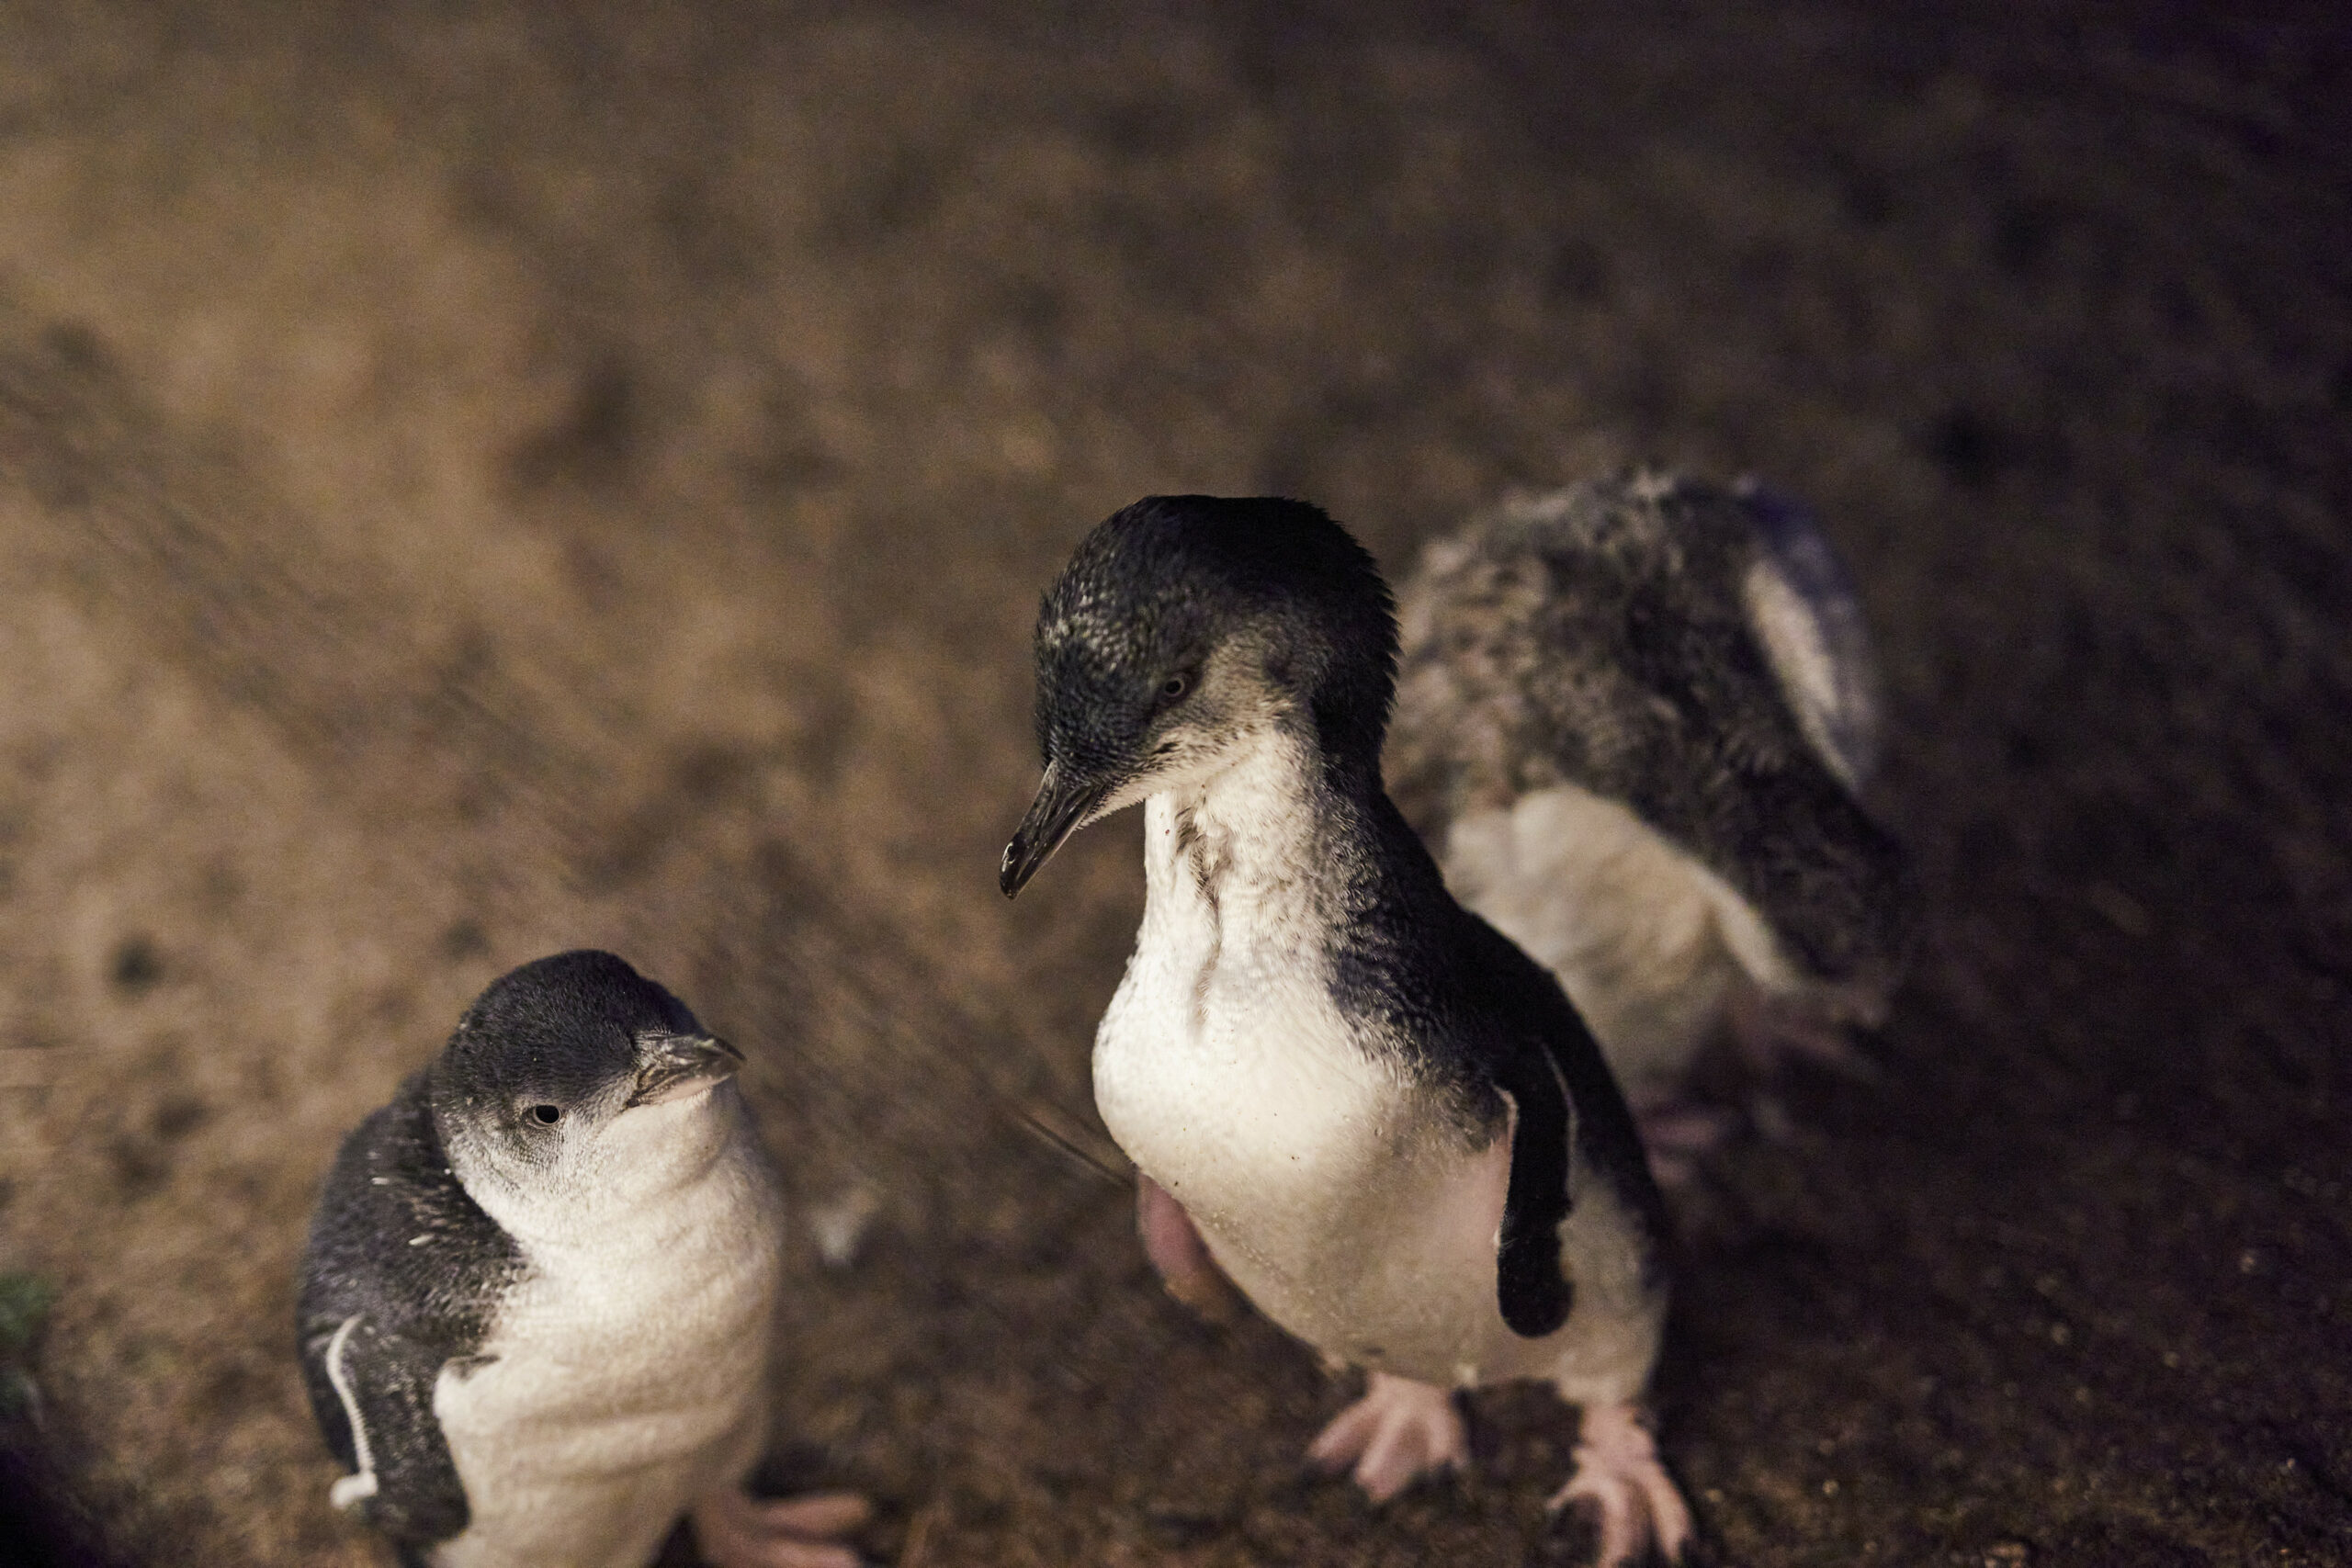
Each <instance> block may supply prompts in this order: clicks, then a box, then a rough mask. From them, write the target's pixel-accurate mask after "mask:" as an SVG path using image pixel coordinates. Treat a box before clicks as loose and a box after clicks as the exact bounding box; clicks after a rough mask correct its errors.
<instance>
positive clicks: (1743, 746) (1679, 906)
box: [1388, 474, 1912, 1169]
mask: <svg viewBox="0 0 2352 1568" xmlns="http://www.w3.org/2000/svg"><path fill="white" fill-rule="evenodd" d="M1400 619H1401V622H1402V644H1403V652H1402V659H1401V661H1400V665H1399V676H1398V685H1397V722H1396V725H1395V727H1394V730H1393V732H1392V735H1391V737H1390V740H1389V746H1388V764H1389V773H1390V776H1391V778H1392V779H1393V780H1394V781H1395V787H1396V791H1397V800H1398V802H1399V804H1400V805H1401V806H1402V807H1404V809H1405V811H1406V813H1407V815H1408V818H1409V819H1410V820H1412V821H1413V823H1414V825H1415V826H1416V827H1418V828H1419V829H1421V831H1422V833H1423V836H1424V837H1425V838H1426V839H1427V840H1428V841H1429V842H1430V845H1431V846H1432V847H1433V848H1435V849H1436V851H1437V852H1438V854H1439V857H1440V859H1441V860H1442V863H1443V865H1444V868H1445V874H1446V881H1447V884H1448V885H1449V886H1451V887H1452V888H1453V892H1454V894H1455V896H1456V897H1459V898H1461V900H1462V901H1463V902H1464V904H1466V905H1468V906H1469V907H1470V908H1473V909H1475V910H1476V911H1477V912H1478V913H1479V914H1480V915H1482V916H1484V917H1485V918H1486V919H1489V920H1491V921H1493V922H1494V924H1495V926H1496V928H1497V929H1498V930H1499V931H1502V932H1503V933H1504V934H1505V935H1507V936H1509V937H1510V939H1511V940H1512V941H1514V942H1518V943H1519V944H1520V945H1521V947H1522V948H1524V949H1526V951H1527V952H1528V953H1530V954H1532V956H1533V957H1534V958H1536V959H1537V960H1538V961H1539V962H1541V963H1542V964H1544V965H1545V966H1546V967H1548V968H1549V969H1551V970H1552V972H1553V973H1554V974H1555V975H1556V976H1558V977H1559V980H1560V983H1561V984H1562V985H1563V986H1564V987H1566V989H1567V993H1568V996H1569V997H1570V998H1571V999H1573V1000H1574V1001H1575V1002H1576V1004H1577V1010H1578V1011H1580V1012H1581V1013H1582V1014H1583V1015H1584V1017H1585V1020H1586V1021H1587V1022H1589V1024H1590V1025H1591V1026H1592V1030H1593V1032H1594V1033H1595V1034H1596V1035H1597V1036H1599V1038H1600V1046H1601V1050H1602V1052H1603V1053H1604V1054H1605V1055H1607V1057H1608V1058H1609V1064H1610V1066H1611V1068H1613V1069H1614V1070H1615V1072H1616V1075H1617V1077H1618V1081H1619V1082H1620V1083H1621V1084H1623V1087H1624V1089H1625V1091H1626V1094H1627V1097H1628V1098H1629V1099H1630V1100H1632V1102H1633V1104H1634V1109H1635V1111H1637V1113H1639V1115H1640V1116H1641V1119H1642V1123H1643V1127H1644V1131H1645V1134H1649V1135H1650V1139H1651V1143H1652V1146H1653V1152H1654V1153H1656V1154H1657V1155H1658V1156H1660V1157H1661V1163H1662V1165H1664V1167H1665V1168H1668V1169H1676V1168H1679V1159H1680V1158H1682V1157H1686V1156H1688V1155H1689V1154H1691V1152H1693V1151H1694V1150H1695V1148H1696V1147H1698V1146H1700V1145H1703V1144H1704V1143H1705V1142H1706V1141H1708V1140H1709V1138H1711V1137H1712V1135H1713V1134H1714V1133H1715V1132H1716V1131H1718V1130H1719V1126H1720V1123H1719V1122H1718V1120H1717V1119H1716V1118H1715V1117H1713V1116H1712V1115H1710V1114H1709V1113H1708V1112H1706V1111H1702V1110H1700V1109H1699V1108H1698V1107H1696V1106H1695V1105H1693V1104H1692V1103H1691V1101H1689V1100H1687V1098H1686V1097H1685V1091H1686V1089H1687V1088H1688V1083H1689V1077H1690V1074H1691V1067H1692V1065H1693V1063H1694V1061H1695V1059H1696V1058H1697V1057H1698V1056H1699V1055H1700V1053H1701V1051H1702V1048H1703V1047H1705V1046H1706V1045H1707V1044H1708V1043H1709V1042H1710V1041H1711V1040H1713V1039H1714V1038H1716V1037H1717V1036H1719V1035H1722V1034H1724V1033H1728V1034H1729V1035H1730V1036H1731V1038H1732V1040H1733V1042H1734V1043H1736V1045H1738V1046H1739V1047H1740V1048H1741V1052H1742V1055H1745V1056H1746V1057H1747V1059H1748V1060H1749V1061H1750V1062H1751V1063H1754V1064H1756V1065H1758V1066H1763V1065H1766V1064H1768V1063H1769V1062H1770V1060H1771V1059H1772V1058H1773V1057H1774V1056H1775V1055H1778V1054H1780V1053H1781V1052H1785V1051H1789V1050H1796V1051H1800V1052H1804V1053H1806V1054H1809V1055H1815V1056H1821V1057H1827V1058H1832V1059H1840V1058H1843V1057H1844V1056H1845V1048H1844V1046H1843V1044H1842V1026H1843V1025H1845V1024H1847V1023H1849V1022H1863V1023H1875V1022H1876V1021H1878V1020H1879V1018H1880V1017H1881V1016H1882V1014H1883V1011H1884V1009H1885V1006H1886V1000H1887V995H1888V992H1889V991H1890V990H1891V988H1892V987H1893V985H1894V979H1895V976H1896V974H1897V971H1898V967H1899V964H1900V960H1901V957H1902V953H1903V947H1904V942H1905V935H1906V933H1907V930H1908V925H1909V917H1910V914H1911V908H1912V904H1911V897H1910V884H1909V881H1908V879H1907V876H1906V874H1905V864H1904V860H1903V856H1902V853H1901V851H1900V849H1899V848H1898V846H1897V845H1896V844H1895V842H1894V840H1893V839H1892V838H1891V837H1889V836H1888V834H1887V833H1886V832H1885V831H1884V830H1883V829H1882V828H1880V827H1879V826H1878V824H1877V823H1876V822H1874V821H1873V820H1872V819H1871V817H1870V815H1869V814H1868V813H1867V812H1866V811H1865V810H1864V809H1863V808H1862V807H1861V805H1860V799H1859V796H1860V792H1861V790H1862V788H1863V786H1864V785H1865V784H1867V783H1868V782H1869V779H1870V776H1871V769H1872V767H1873V765H1874V763H1875V761H1876V756H1877V750H1878V711H1877V704H1876V686H1877V681H1876V676H1875V672H1874V671H1873V670H1872V668H1871V656H1870V648H1869V643H1868V639H1867V637H1865V635H1864V632H1863V627H1862V619H1861V611H1860V605H1859V604H1857V603H1856V602H1855V599H1854V595H1853V592H1852V590H1851V588H1850V587H1849V586H1848V583H1847V581H1846V577H1845V574H1844V572H1843V571H1842V570H1840V569H1839V567H1838V558H1837V555H1836V553H1835V552H1834V551H1833V550H1832V549H1831V547H1830V545H1829V541H1828V539H1827V538H1826V536H1824V535H1823V534H1822V532H1821V531H1820V528H1819V526H1818V525H1816V524H1815V522H1814V520H1813V519H1812V518H1811V517H1810V516H1808V515H1807V514H1806V513H1804V512H1803V511H1802V510H1800V509H1798V508H1796V507H1794V506H1792V505H1790V504H1788V503H1787V502H1781V501H1779V500H1776V499H1775V498H1773V497H1771V496H1770V495H1768V494H1766V493H1764V492H1762V491H1757V490H1755V489H1753V488H1742V489H1739V490H1735V491H1726V490H1723V489H1719V488H1715V487H1713V486H1709V485H1705V484H1700V483H1696V482H1692V481H1690V480H1685V479H1672V478H1667V477H1662V476H1659V475H1655V474H1633V475H1628V476H1624V477H1621V478H1617V479H1606V480H1601V481H1598V482H1593V483H1587V484H1580V485H1577V486H1574V487H1571V488H1569V489H1566V490H1562V491H1555V492H1552V493H1550V494H1546V495H1541V496H1534V497H1528V498H1523V499H1519V500H1514V501H1512V502H1509V503H1507V504H1505V505H1504V506H1503V507H1501V508H1500V509H1499V510H1498V511H1497V512H1495V513H1492V514H1491V515H1489V516H1488V517H1487V518H1485V519H1483V520H1482V521H1480V522H1478V523H1476V524H1473V525H1471V526H1470V527H1469V528H1467V529H1466V530H1464V532H1462V533H1460V534H1458V535H1455V536H1453V537H1450V538H1446V539H1442V540H1440V541H1438V542H1437V543H1435V544H1433V545H1431V546H1430V547H1429V549H1428V551H1427V552H1426V553H1425V555H1424V557H1423V558H1422V562H1421V567H1420V570H1419V572H1418V573H1416V574H1415V576H1414V577H1413V578H1412V579H1411V580H1410V581H1408V583H1407V585H1406V588H1405V592H1404V593H1403V595H1402V604H1401V616H1400Z"/></svg>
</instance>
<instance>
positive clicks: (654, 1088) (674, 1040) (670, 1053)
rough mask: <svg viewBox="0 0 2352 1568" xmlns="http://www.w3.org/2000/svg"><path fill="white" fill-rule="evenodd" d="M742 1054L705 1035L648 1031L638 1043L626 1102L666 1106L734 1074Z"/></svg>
mask: <svg viewBox="0 0 2352 1568" xmlns="http://www.w3.org/2000/svg"><path fill="white" fill-rule="evenodd" d="M742 1065H743V1053H742V1052H741V1051H738V1050H737V1049H735V1047H734V1046H732V1045H729V1043H727V1042H726V1041H724V1040H721V1039H718V1037H717V1036H715V1035H709V1034H652V1035H646V1036H643V1037H641V1038H640V1039H639V1042H638V1063H637V1088H636V1089H634V1090H633V1091H631V1093H630V1095H629V1097H628V1102H629V1104H630V1105H632V1106H636V1105H666V1104H667V1103H669V1102H670V1101H671V1100H684V1098H685V1097H686V1096H688V1095H690V1094H699V1093H701V1092H702V1091H703V1090H704V1089H708V1088H710V1087H711V1086H712V1085H714V1084H717V1083H721V1082H723V1081H725V1080H726V1079H728V1078H731V1077H734V1076H735V1073H736V1070H737V1069H738V1068H740V1067H741V1066H742Z"/></svg>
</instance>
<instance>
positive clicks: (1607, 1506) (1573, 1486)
mask: <svg viewBox="0 0 2352 1568" xmlns="http://www.w3.org/2000/svg"><path fill="white" fill-rule="evenodd" d="M1576 1461H1577V1468H1576V1473H1575V1474H1573V1475H1571V1476H1570V1477H1568V1483H1567V1484H1566V1486H1563V1487H1561V1488H1560V1490H1559V1491H1558V1492H1557V1493H1555V1495H1553V1498H1552V1501H1551V1505H1550V1506H1551V1507H1552V1509H1553V1510H1554V1511H1555V1512H1557V1511H1558V1510H1559V1509H1562V1508H1565V1507H1567V1506H1571V1505H1579V1506H1581V1505H1589V1506H1590V1509H1591V1511H1592V1512H1593V1513H1595V1514H1597V1515H1599V1521H1598V1522H1599V1524H1600V1555H1599V1557H1598V1558H1597V1559H1596V1562H1598V1563H1599V1564H1600V1568H1622V1565H1623V1564H1626V1563H1632V1562H1640V1561H1641V1560H1642V1558H1643V1557H1644V1556H1645V1555H1646V1554H1647V1553H1649V1552H1651V1551H1656V1552H1657V1555H1658V1556H1659V1557H1661V1558H1663V1559H1665V1560H1666V1561H1667V1562H1680V1561H1681V1560H1682V1552H1683V1549H1684V1548H1686V1547H1688V1546H1689V1545H1690V1544H1691V1509H1690V1506H1688V1505H1687V1504H1685V1503H1684V1502H1683V1501H1682V1494H1681V1492H1680V1491H1679V1490H1678V1489H1677V1488H1676V1486H1675V1484H1674V1478H1673V1477H1672V1476H1670V1475H1668V1474H1667V1472H1666V1466H1665V1465H1663V1464H1661V1463H1659V1462H1658V1457H1657V1445H1656V1444H1655V1443H1654V1442H1652V1441H1651V1439H1650V1434H1649V1429H1648V1428H1647V1427H1644V1426H1643V1425H1642V1418H1641V1416H1640V1415H1639V1414H1638V1413H1637V1412H1635V1410H1634V1407H1633V1406H1632V1405H1631V1404H1595V1405H1589V1406H1588V1407H1587V1408H1586V1410H1585V1413H1584V1441H1583V1442H1582V1443H1580V1444H1578V1445H1577V1453H1576Z"/></svg>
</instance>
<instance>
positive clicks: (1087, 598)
mask: <svg viewBox="0 0 2352 1568" xmlns="http://www.w3.org/2000/svg"><path fill="white" fill-rule="evenodd" d="M1036 662H1037V745H1038V750H1039V751H1040V752H1041V753H1042V754H1043V761H1044V762H1045V777H1044V778H1043V779H1042V780H1041V781H1040V782H1039V784H1038V787H1037V796H1036V799H1035V802H1034V803H1033V804H1032V805H1031V806H1030V808H1029V813H1028V815H1027V817H1026V818H1023V821H1022V823H1021V827H1020V829H1019V830H1018V831H1017V832H1015V833H1014V835H1013V838H1012V842H1011V843H1010V844H1008V845H1007V846H1006V847H1005V852H1004V863H1003V866H1002V868H1001V874H1000V880H1001V884H1002V886H1003V888H1004V892H1005V895H1006V896H1007V897H1012V895H1014V894H1017V893H1019V892H1020V891H1021V889H1022V887H1023V885H1025V884H1026V883H1027V882H1028V880H1029V879H1030V877H1032V876H1033V875H1035V874H1036V872H1037V868H1038V867H1040V866H1042V865H1043V864H1045V863H1046V859H1047V858H1048V857H1049V856H1051V855H1052V854H1053V852H1054V851H1055V850H1056V849H1057V848H1059V847H1060V845H1061V843H1062V841H1063V840H1066V839H1068V838H1069V835H1070V834H1071V833H1073V832H1075V831H1077V830H1078V829H1080V828H1081V827H1084V826H1085V825H1086V824H1087V823H1089V822H1091V821H1093V820H1095V819H1096V818H1101V817H1104V816H1108V815H1109V814H1110V813H1112V812H1114V811H1116V810H1119V809H1120V808H1121V807H1125V806H1130V805H1133V804H1134V803H1135V802H1136V801H1138V800H1141V799H1143V798H1144V797H1145V796H1147V795H1152V794H1154V793H1157V792H1158V791H1159V790H1163V789H1167V788H1171V787H1174V786H1176V785H1179V784H1184V783H1186V782H1189V781H1192V780H1196V779H1199V778H1202V777H1204V776H1206V775H1208V774H1210V773H1215V772H1216V770H1217V769H1218V768H1219V767H1220V766H1222V765H1223V764H1224V763H1225V762H1226V761H1228V760H1229V759H1230V758H1231V756H1232V755H1233V754H1234V752H1235V750H1236V749H1237V747H1238V745H1239V744H1241V743H1243V742H1245V741H1247V740H1249V739H1252V738H1254V737H1256V736H1259V735H1261V734H1262V733H1263V732H1264V731H1265V730H1267V729H1269V728H1277V727H1291V728H1296V729H1297V730H1298V731H1299V732H1300V733H1301V734H1303V735H1305V736H1306V737H1307V738H1308V739H1311V740H1312V741H1313V743H1314V744H1315V745H1316V747H1317V749H1318V750H1319V751H1320V753H1321V754H1322V756H1323V758H1324V759H1325V760H1326V762H1327V765H1336V766H1341V767H1364V768H1369V769H1371V770H1372V771H1373V772H1374V775H1375V776H1376V775H1377V772H1378V769H1379V763H1380V742H1381V737H1382V736H1383V734H1384V733H1385V731H1386V728H1387V724H1388V705H1389V700H1390V697H1391V696H1392V694H1393V693H1394V690H1395V687H1396V670H1397V620H1396V612H1395V606H1394V604H1393V602H1392V601H1391V599H1390V597H1389V593H1388V587H1387V584H1386V583H1385V582H1384V581H1381V577H1380V571H1379V569H1378V568H1377V567H1375V566H1374V564H1373V559H1372V556H1371V554H1370V553H1369V552H1368V551H1366V550H1365V549H1364V547H1363V546H1362V545H1359V544H1358V543H1356V541H1355V540H1354V539H1353V538H1352V537H1351V536H1350V535H1349V534H1348V532H1347V530H1346V529H1344V528H1342V527H1340V525H1339V524H1337V523H1335V522H1333V521H1332V520H1331V519H1330V518H1329V516H1327V515H1325V514H1324V513H1322V512H1321V511H1320V510H1319V509H1317V508H1316V507H1313V506H1309V505H1307V504H1306V502H1297V501H1284V500H1280V499H1276V498H1273V497H1253V498H1249V499H1239V500H1231V499H1224V498H1220V497H1216V496H1205V495H1177V496H1149V497H1147V498H1145V499H1144V500H1142V501H1138V502H1136V503H1135V504H1134V505H1132V506H1129V507H1127V508H1125V510H1124V511H1121V512H1118V513H1114V515H1112V516H1111V517H1110V518H1109V519H1108V520H1106V521H1105V522H1103V523H1102V524H1101V525H1098V526H1097V527H1096V528H1095V529H1094V531H1093V532H1092V533H1091V534H1089V535H1088V536H1086V538H1085V539H1084V540H1083V541H1082V542H1081V543H1080V545H1079V547H1078V550H1077V553H1076V554H1074V555H1073V556H1072V557H1071V558H1070V561H1069V565H1068V566H1067V567H1065V568H1064V569H1063V570H1062V574H1061V576H1060V577H1059V578H1057V580H1056V581H1055V582H1054V585H1053V586H1052V588H1050V589H1048V590H1047V591H1046V598H1045V603H1044V604H1043V605H1042V606H1041V607H1040V609H1039V610H1038V613H1037V632H1036Z"/></svg>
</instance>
